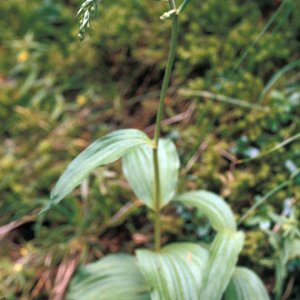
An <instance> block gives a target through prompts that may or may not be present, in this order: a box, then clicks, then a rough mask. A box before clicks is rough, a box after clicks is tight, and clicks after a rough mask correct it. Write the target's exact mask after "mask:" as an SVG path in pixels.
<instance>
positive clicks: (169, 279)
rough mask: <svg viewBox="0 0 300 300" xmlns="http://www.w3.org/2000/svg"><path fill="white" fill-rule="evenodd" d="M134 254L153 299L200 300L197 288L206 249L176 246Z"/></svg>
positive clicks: (139, 251) (192, 246) (204, 264)
mask: <svg viewBox="0 0 300 300" xmlns="http://www.w3.org/2000/svg"><path fill="white" fill-rule="evenodd" d="M136 255H137V259H138V262H139V265H140V269H141V271H142V273H143V274H144V276H145V278H146V280H147V281H148V283H149V285H150V286H151V289H152V293H151V299H152V300H162V299H163V300H199V299H200V298H199V288H200V286H201V282H202V278H203V274H204V269H205V266H206V263H207V260H208V250H206V249H204V248H202V247H201V246H199V245H197V244H192V243H175V244H171V245H168V246H166V247H164V248H163V249H162V250H161V251H160V252H153V251H149V250H138V251H136ZM203 299H204V298H203ZM206 299H209V298H206Z"/></svg>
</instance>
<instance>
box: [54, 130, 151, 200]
mask: <svg viewBox="0 0 300 300" xmlns="http://www.w3.org/2000/svg"><path fill="white" fill-rule="evenodd" d="M151 143H152V142H151V140H150V139H149V138H148V137H147V135H146V134H145V133H143V132H141V131H139V130H136V129H122V130H117V131H114V132H112V133H110V134H107V135H105V136H104V137H101V138H100V139H98V140H97V141H95V142H94V143H93V144H91V145H90V146H89V147H88V148H87V149H85V150H84V151H83V152H81V153H80V154H79V155H78V156H77V157H76V158H75V159H74V160H73V161H72V162H71V163H70V165H69V166H68V167H67V169H66V170H65V172H64V173H63V174H62V175H61V177H60V178H59V180H58V182H57V184H56V186H55V187H54V189H53V190H52V192H51V200H52V201H53V202H52V203H54V204H55V203H58V202H59V201H61V200H62V199H63V198H64V197H66V196H67V195H68V194H69V193H71V192H72V191H73V189H74V188H75V187H76V186H78V185H79V184H80V183H81V182H82V181H83V180H84V179H85V178H86V177H87V176H88V175H89V174H91V172H92V171H94V170H95V169H96V168H98V167H100V166H103V165H106V164H109V163H112V162H114V161H116V160H118V159H119V158H121V157H122V156H123V155H125V154H126V153H128V152H129V151H130V150H133V149H134V148H136V147H138V146H141V145H143V144H149V145H150V144H151ZM149 148H151V146H149Z"/></svg>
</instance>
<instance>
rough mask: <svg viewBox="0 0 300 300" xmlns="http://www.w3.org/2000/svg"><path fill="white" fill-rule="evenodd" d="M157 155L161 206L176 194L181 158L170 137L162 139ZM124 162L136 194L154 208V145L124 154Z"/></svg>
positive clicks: (126, 174) (126, 175) (125, 170)
mask: <svg viewBox="0 0 300 300" xmlns="http://www.w3.org/2000/svg"><path fill="white" fill-rule="evenodd" d="M158 159H159V172H160V197H161V198H160V199H161V205H160V208H162V207H163V206H165V205H166V204H167V203H168V202H169V201H170V200H171V199H172V197H173V196H174V195H175V192H176V187H177V182H178V169H179V158H178V154H177V151H176V147H175V145H174V143H173V142H172V141H171V140H167V139H160V140H159V145H158ZM122 163H123V171H124V174H125V177H126V178H127V180H128V182H129V184H130V186H131V187H132V189H133V191H134V192H135V194H136V196H137V197H138V198H139V199H141V200H142V201H144V202H145V203H146V205H147V206H149V207H150V208H152V209H154V208H155V203H154V166H153V149H152V148H151V147H150V146H148V145H143V146H141V147H139V148H137V149H134V150H133V151H130V152H128V153H127V154H126V155H125V156H124V157H123V159H122Z"/></svg>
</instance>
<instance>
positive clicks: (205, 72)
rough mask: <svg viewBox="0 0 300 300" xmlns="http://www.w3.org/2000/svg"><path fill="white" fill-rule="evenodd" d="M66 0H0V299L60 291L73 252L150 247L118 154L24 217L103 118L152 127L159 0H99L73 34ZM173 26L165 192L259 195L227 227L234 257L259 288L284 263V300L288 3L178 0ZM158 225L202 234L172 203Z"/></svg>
mask: <svg viewBox="0 0 300 300" xmlns="http://www.w3.org/2000/svg"><path fill="white" fill-rule="evenodd" d="M80 3H81V1H79V0H65V1H63V0H60V1H52V0H44V1H42V0H31V1H29V0H22V1H19V0H10V1H1V3H0V89H1V92H0V118H1V127H0V136H1V141H2V142H1V145H0V193H1V198H0V199H1V202H0V215H1V220H0V222H1V223H0V225H2V227H0V235H1V241H0V253H1V258H0V298H1V297H2V298H1V299H48V298H49V297H52V299H60V297H61V295H62V294H63V292H64V290H65V288H66V286H67V284H68V280H69V278H70V276H71V275H72V272H73V271H74V270H75V268H76V266H77V265H78V264H79V263H80V262H88V261H93V260H95V259H96V258H99V257H101V256H103V255H104V254H106V253H111V252H120V251H126V252H133V250H134V249H135V248H137V247H143V246H147V245H152V241H151V240H150V239H149V232H151V231H152V228H151V226H149V225H148V223H147V215H146V214H145V213H144V208H140V207H139V202H138V200H137V199H133V194H132V193H131V192H129V191H128V185H127V183H126V181H125V180H124V178H122V177H120V175H119V174H120V173H119V172H118V170H119V169H120V166H119V164H115V165H114V166H113V167H109V168H102V169H101V170H99V171H97V172H96V173H95V174H94V176H93V177H92V178H90V179H89V181H86V182H85V183H84V184H83V185H82V187H81V189H78V190H77V192H75V193H73V197H69V199H68V200H64V201H63V203H62V205H60V206H58V207H56V208H54V209H52V210H51V211H50V212H49V213H48V214H47V215H46V216H45V217H44V218H43V219H42V218H40V217H38V216H37V213H38V212H39V211H40V209H41V208H42V207H43V205H44V204H45V203H46V202H47V201H48V199H49V192H50V190H51V188H52V187H53V185H54V183H55V182H56V180H57V179H58V177H59V175H60V174H61V173H62V171H63V170H64V168H65V167H66V165H67V164H68V163H69V162H70V160H71V159H72V158H73V157H75V156H76V154H78V153H79V152H80V151H81V150H83V149H84V148H85V147H86V146H87V145H88V144H89V143H90V142H91V141H93V140H95V139H96V138H97V137H99V136H101V135H103V134H105V133H107V132H110V131H112V130H114V129H116V128H127V127H135V128H139V129H145V130H146V132H147V133H148V134H149V135H151V134H153V129H154V128H153V126H152V125H153V123H154V116H155V112H156V105H157V100H158V99H157V98H158V92H159V89H160V84H161V79H162V73H163V70H164V64H165V60H166V56H167V51H168V46H169V45H168V43H166V41H167V40H168V38H169V26H170V24H169V22H167V21H161V20H159V16H160V15H161V14H162V13H163V12H164V11H165V9H166V4H164V3H163V2H160V1H154V0H151V1H149V0H147V1H146V0H143V1H141V0H131V1H128V0H118V1H106V3H105V6H106V7H107V9H106V10H104V9H103V7H100V9H99V16H98V18H97V21H95V22H94V23H93V30H92V31H91V34H90V36H89V37H87V38H86V40H85V41H84V42H80V40H79V39H78V37H77V34H78V26H77V21H76V18H75V16H76V12H77V10H78V8H79V6H80ZM180 27H181V29H180V30H181V33H180V42H179V51H178V55H177V59H176V66H175V71H174V76H173V81H172V87H171V89H170V93H169V95H170V96H169V98H168V99H167V109H166V116H167V117H166V120H165V121H164V122H165V127H164V131H165V132H164V134H165V135H166V136H169V137H171V138H172V139H173V140H174V141H175V142H176V144H177V146H178V149H179V151H180V155H181V165H182V169H181V178H180V181H181V189H182V190H185V189H187V188H188V189H196V188H197V189H198V188H204V189H208V190H211V191H214V192H216V193H218V194H220V195H222V196H223V197H224V198H225V199H226V200H228V202H229V203H230V204H231V206H232V207H233V209H234V211H235V213H236V216H237V218H239V217H241V216H242V215H243V214H244V213H245V212H246V211H247V209H248V208H249V207H251V206H252V205H254V204H255V203H257V202H258V203H259V202H262V205H260V206H259V207H258V208H257V209H256V210H255V211H254V212H253V213H252V214H250V215H249V217H248V218H247V219H244V220H243V221H242V222H241V226H242V228H243V229H244V230H245V232H246V245H245V247H244V250H243V253H242V257H241V260H242V261H243V264H244V265H248V266H250V267H251V268H252V269H254V270H256V272H257V273H259V274H260V275H261V276H262V278H263V280H264V282H265V284H266V286H267V288H268V290H269V291H270V293H272V290H273V287H274V284H275V269H277V271H278V270H280V272H283V274H286V275H287V280H285V281H284V287H283V291H284V297H286V298H284V299H299V297H300V289H299V284H300V282H299V274H300V262H299V259H297V258H296V255H294V256H293V255H292V256H290V257H288V258H286V257H285V256H284V255H285V253H287V252H286V247H288V246H287V245H290V244H289V243H290V241H292V240H293V239H294V238H296V237H299V218H298V217H297V209H298V210H299V209H300V204H299V196H300V178H299V175H298V176H297V174H299V167H300V143H299V140H297V137H299V132H300V119H299V116H300V83H299V79H300V75H299V68H300V56H299V53H300V51H299V50H300V35H299V33H300V3H299V1H298V0H285V1H279V0H278V1H277V0H264V1H262V0H255V1H254V0H251V1H250V0H244V1H239V0H205V1H192V3H191V4H190V6H189V8H188V9H187V10H186V12H185V13H184V14H183V15H182V18H181V23H180ZM291 137H294V138H293V140H292V141H291V142H289V140H288V139H289V138H291ZM284 141H287V142H286V145H285V146H284V147H280V148H279V150H277V151H273V152H271V153H269V154H268V155H266V156H264V157H262V158H260V159H256V160H250V161H247V159H249V158H253V157H255V156H257V155H258V154H261V153H264V152H266V151H268V150H269V149H272V148H273V147H274V146H276V145H278V144H280V143H282V142H284ZM240 160H244V161H243V163H239V162H240ZM245 160H246V161H245ZM176 214H177V215H179V214H181V215H182V218H181V221H180V222H178V221H175V218H174V217H173V216H174V215H176ZM126 215H129V217H128V218H127V219H126V220H125V216H126ZM7 224H8V225H7ZM163 228H164V233H163V241H164V242H167V241H175V240H191V241H196V240H199V239H201V240H211V238H212V235H213V231H212V230H211V228H210V227H209V226H208V225H207V222H206V220H205V219H203V218H202V217H201V215H198V214H195V212H194V211H192V210H184V209H183V208H182V207H168V208H167V209H166V210H165V212H164V217H163ZM277 274H278V272H277ZM283 277H285V276H283Z"/></svg>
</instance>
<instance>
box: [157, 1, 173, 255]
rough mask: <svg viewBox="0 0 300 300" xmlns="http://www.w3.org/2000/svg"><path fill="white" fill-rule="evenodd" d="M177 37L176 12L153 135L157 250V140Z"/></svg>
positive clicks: (158, 177)
mask: <svg viewBox="0 0 300 300" xmlns="http://www.w3.org/2000/svg"><path fill="white" fill-rule="evenodd" d="M169 5H170V8H171V9H176V6H175V1H174V0H169ZM177 39H178V16H177V15H176V14H174V15H172V35H171V44H170V51H169V57H168V62H167V66H166V70H165V75H164V79H163V84H162V89H161V93H160V99H159V106H158V111H157V115H156V123H155V135H154V149H153V164H154V189H155V191H154V197H155V199H154V200H155V211H154V243H155V250H156V251H159V250H160V247H161V241H160V239H161V238H160V235H161V222H160V206H161V197H160V174H159V162H158V141H159V137H160V131H161V121H162V117H163V110H164V104H165V99H166V95H167V91H168V87H169V84H170V79H171V73H172V69H173V65H174V60H175V54H176V47H177Z"/></svg>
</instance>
